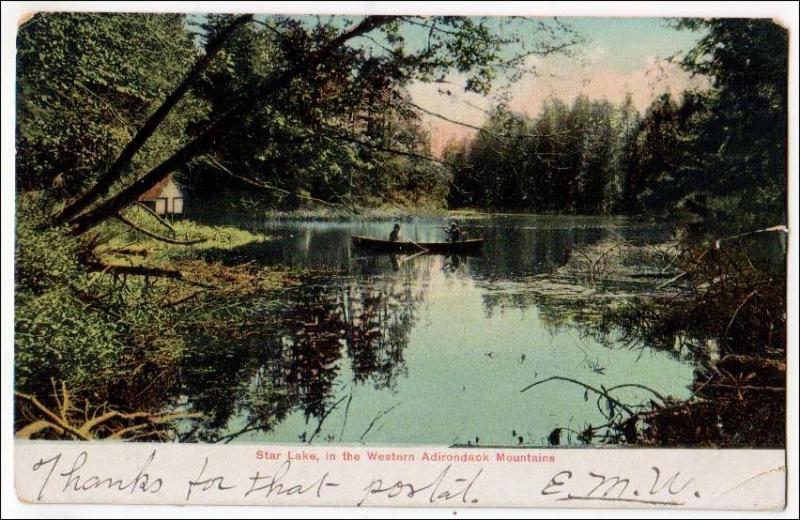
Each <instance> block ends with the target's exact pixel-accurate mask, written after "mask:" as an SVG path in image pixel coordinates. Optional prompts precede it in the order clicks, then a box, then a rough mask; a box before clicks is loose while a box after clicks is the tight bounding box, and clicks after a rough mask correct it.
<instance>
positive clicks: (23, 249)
mask: <svg viewBox="0 0 800 520" xmlns="http://www.w3.org/2000/svg"><path fill="white" fill-rule="evenodd" d="M676 25H677V27H676V28H677V29H681V30H692V31H698V33H699V34H700V35H701V36H700V39H699V42H698V44H697V45H696V47H695V48H694V49H692V50H691V51H689V52H688V53H686V54H685V56H684V57H683V58H682V62H681V63H682V66H683V67H684V68H685V69H686V70H687V71H689V72H691V73H692V74H697V75H702V76H704V77H706V78H707V79H708V81H709V88H707V89H704V90H698V91H691V92H683V93H676V94H663V95H661V96H659V97H658V98H657V99H655V100H654V101H653V103H652V105H651V106H650V107H649V108H648V109H647V110H646V111H645V112H644V113H643V114H642V113H639V112H638V111H637V110H636V109H635V107H634V105H633V103H632V101H631V99H630V96H629V97H628V98H627V99H626V100H625V101H624V102H623V103H621V104H613V103H610V102H608V101H606V100H592V99H588V98H587V97H584V96H581V97H578V98H577V99H575V100H574V101H572V102H571V103H565V102H562V101H559V100H557V99H553V100H549V101H548V102H546V103H545V105H544V108H543V109H542V110H541V112H540V113H538V114H535V115H524V114H518V113H513V112H511V111H509V110H508V108H507V107H506V106H505V105H503V104H499V105H497V106H496V107H495V108H494V109H493V110H492V111H491V114H490V117H489V119H488V121H487V122H486V123H485V125H484V126H483V127H482V128H481V129H480V130H479V131H478V132H477V134H476V135H475V137H474V138H473V139H471V140H468V141H465V142H457V143H451V144H450V145H449V146H448V147H447V148H446V150H445V152H444V157H435V156H434V155H433V154H432V150H431V144H430V137H431V136H430V135H428V134H427V132H426V131H425V130H424V127H425V125H424V124H423V117H424V114H423V113H421V111H420V110H419V109H418V107H416V106H415V105H414V103H413V102H412V100H411V99H410V96H409V86H410V85H411V84H412V83H414V82H427V83H434V84H438V83H443V82H445V81H446V78H447V77H448V75H449V74H451V73H457V74H459V75H460V76H461V77H463V78H464V83H463V85H462V86H463V89H464V90H466V91H468V92H472V93H477V94H480V95H486V96H489V95H490V94H491V93H493V92H494V90H493V89H495V87H496V84H497V83H498V82H502V81H506V82H508V81H514V80H515V79H518V78H519V77H520V75H522V74H525V73H528V72H531V71H530V70H529V69H528V68H527V65H526V63H527V61H526V58H528V57H530V56H550V55H554V54H567V55H568V54H569V52H570V49H572V48H574V47H575V46H577V45H579V44H580V43H581V42H582V37H581V36H580V35H579V34H576V33H575V32H574V31H573V30H572V29H571V28H570V27H569V26H568V25H567V24H564V23H562V22H561V21H558V20H531V19H518V18H509V19H508V20H506V21H503V22H498V21H496V20H494V21H493V20H491V19H490V20H486V19H474V18H464V17H448V16H442V17H430V18H423V17H407V16H376V17H364V18H362V17H354V18H352V19H346V18H341V17H334V18H327V19H323V18H321V17H265V16H257V17H253V16H248V15H242V16H234V15H210V16H203V17H190V16H185V15H179V14H95V13H79V14H68V13H39V14H36V15H34V16H33V17H31V18H30V19H29V20H27V21H25V22H24V23H23V24H21V26H20V29H19V34H18V42H17V43H18V53H17V113H16V153H17V155H16V188H17V199H16V204H17V228H16V242H15V284H16V288H15V370H16V371H15V385H16V389H17V391H18V393H17V398H18V399H17V424H16V428H17V430H18V431H21V432H22V434H20V435H21V436H23V437H31V436H33V437H36V436H37V435H45V434H43V432H50V433H51V434H52V435H51V438H53V437H55V438H83V439H88V438H95V437H108V436H116V438H130V437H127V435H129V434H133V433H134V432H135V435H136V438H149V439H165V438H169V435H171V434H174V432H171V433H167V432H166V429H167V428H166V426H164V425H166V424H168V420H169V419H170V418H171V416H170V415H169V414H168V415H166V416H165V415H163V414H160V412H159V411H160V410H163V409H165V408H166V405H167V404H168V403H165V402H164V400H165V399H166V397H164V396H161V395H159V389H160V388H162V387H164V386H167V385H168V384H170V382H172V383H174V382H175V381H176V380H178V379H179V376H180V370H179V368H178V361H179V360H181V359H184V358H186V357H190V356H192V355H196V354H197V353H198V351H199V349H201V348H202V349H207V351H208V352H210V353H211V354H209V355H216V354H217V352H219V353H220V354H219V355H220V356H223V355H224V348H223V347H224V346H225V345H230V344H236V345H238V347H237V348H242V349H246V348H247V346H248V345H249V343H248V342H250V341H255V339H253V338H251V337H250V336H251V335H250V334H249V331H252V330H256V329H257V328H259V327H260V328H261V329H263V328H264V327H265V326H267V327H268V326H269V323H267V321H268V320H269V319H270V318H269V316H271V315H270V313H269V312H268V311H264V312H262V313H261V314H259V313H254V312H252V309H251V306H252V301H251V300H248V298H252V297H253V296H254V293H258V297H259V298H263V299H265V300H267V302H266V303H264V302H263V301H261V300H259V302H258V303H259V305H262V304H263V306H262V307H263V308H260V309H262V310H263V309H268V310H269V309H272V307H270V305H271V304H272V303H274V302H272V303H271V302H270V301H269V300H270V296H269V295H270V294H271V293H269V291H275V290H282V289H283V288H284V287H287V286H290V285H291V284H293V283H297V276H298V275H297V273H287V272H284V271H280V270H277V269H276V270H269V269H266V268H263V266H262V267H259V266H253V265H250V264H249V262H248V263H244V264H242V265H238V264H237V265H222V264H220V263H215V262H212V261H210V260H208V258H209V257H210V254H209V256H204V255H206V254H207V253H208V252H209V251H212V252H215V253H219V251H220V250H222V249H225V248H231V247H233V246H235V245H237V244H239V245H241V243H243V242H247V241H256V240H267V239H268V237H264V236H254V235H253V234H251V233H249V232H247V231H244V230H242V229H238V228H233V227H223V226H217V225H216V224H215V223H213V222H212V223H211V224H209V223H208V221H207V220H203V223H202V224H200V223H198V222H195V221H193V220H191V219H187V220H183V221H178V222H168V221H166V220H164V219H162V218H160V217H159V216H158V215H153V214H152V211H151V212H149V213H148V212H147V210H146V208H143V207H142V205H141V204H138V201H139V198H140V197H141V196H142V195H143V194H144V193H146V192H147V191H148V190H149V189H151V188H153V187H154V186H156V185H157V184H158V183H159V182H161V181H163V180H164V179H165V178H167V177H168V176H170V175H174V176H175V177H176V178H177V179H178V181H179V182H180V184H181V185H183V186H185V187H186V188H187V189H188V190H189V191H190V192H191V193H192V195H193V197H195V200H198V201H199V202H197V203H195V207H196V208H199V209H204V210H208V211H209V213H213V212H214V211H218V210H220V209H224V210H226V211H227V210H230V208H231V207H236V208H238V209H240V210H242V211H249V212H250V215H251V216H256V217H258V216H264V215H265V212H267V211H269V210H270V209H281V210H293V209H297V208H304V207H306V208H307V207H311V208H321V207H325V208H327V207H335V208H337V209H340V210H342V211H345V212H347V213H348V214H358V213H359V212H361V211H363V210H364V208H369V207H376V206H386V205H391V206H394V207H404V208H406V209H407V210H408V211H409V212H412V213H413V212H414V211H416V210H417V209H418V208H421V207H425V208H435V209H436V210H438V211H441V212H444V211H445V210H447V209H459V208H469V209H476V210H483V211H512V212H528V213H537V212H541V213H554V214H559V213H570V214H612V213H625V214H636V215H645V216H649V217H651V216H657V215H658V216H661V215H667V214H670V215H678V216H686V215H689V216H691V218H692V219H694V220H701V221H702V222H703V223H704V224H706V225H707V226H706V227H705V231H704V233H707V234H704V235H702V236H693V237H691V240H692V241H688V240H687V242H686V243H682V244H680V245H681V253H680V254H679V255H676V257H675V258H674V259H673V260H672V261H671V262H670V266H669V267H670V268H673V267H674V266H678V267H680V268H681V269H684V275H682V278H681V279H679V281H680V282H683V283H686V284H688V283H689V282H691V283H692V284H693V285H692V286H691V288H690V289H691V290H690V289H687V292H686V294H683V295H681V298H683V299H682V300H681V301H680V303H681V305H673V304H672V302H655V303H653V302H650V303H653V305H652V306H650V304H649V303H642V304H640V305H639V306H638V307H637V308H636V309H634V310H636V311H637V312H640V313H642V314H644V313H648V314H647V315H646V317H645V318H646V319H645V318H643V320H644V321H646V322H647V323H648V324H650V326H653V327H655V326H660V325H663V324H664V323H667V322H668V323H670V324H673V325H674V324H677V325H676V326H678V325H680V326H684V325H685V324H687V323H689V324H690V325H691V326H692V327H693V330H692V332H693V333H697V334H698V335H703V334H706V335H708V331H713V334H716V335H717V336H718V338H716V340H718V341H719V343H720V344H723V345H724V347H725V348H728V349H729V350H730V351H731V352H733V353H735V354H736V355H740V354H741V355H745V354H746V355H753V356H761V355H764V356H767V357H769V359H770V361H775V362H776V363H781V362H782V359H783V357H784V356H785V345H784V344H785V332H784V330H785V320H786V313H785V306H786V303H785V302H786V300H785V294H784V291H783V288H785V273H784V267H785V266H784V261H785V260H784V259H785V256H784V255H785V242H784V243H781V242H776V241H773V242H772V245H771V246H770V247H769V248H766V247H762V246H761V245H759V242H756V241H753V242H747V243H740V242H726V244H727V243H735V244H737V248H736V249H730V250H728V249H726V248H722V249H720V247H719V244H720V240H727V239H728V238H731V237H732V236H733V238H737V237H738V235H737V233H751V232H757V231H759V230H761V229H762V228H767V227H771V226H780V225H782V224H785V220H786V154H787V150H786V147H787V142H786V140H787V137H786V135H787V50H788V46H787V42H788V40H787V33H786V31H785V30H784V29H783V28H781V27H780V26H778V25H776V24H774V23H772V22H771V21H768V20H758V19H753V20H736V19H709V20H684V21H681V22H676ZM520 34H526V35H534V36H533V37H524V38H523V37H520V36H519V35H520ZM412 36H413V37H412ZM223 205H224V207H223ZM784 229H785V228H784ZM748 236H750V235H748ZM758 236H764V234H762V235H758ZM782 238H783V237H782ZM715 240H716V242H714V241H715ZM776 243H777V244H778V246H775V244H776ZM714 244H715V245H714ZM710 250H713V252H712V253H710V254H709V253H708V252H709V251H710ZM759 254H761V256H759ZM723 274H724V276H723ZM709 301H713V302H715V306H713V307H714V308H713V309H710V308H709V307H710V306H709V305H708V302H709ZM187 302H190V303H189V304H188V305H187V304H186V303H187ZM745 304H746V305H745ZM698 309H699V310H702V313H701V312H700V311H699V310H698ZM265 316H266V317H265ZM731 316H733V317H735V318H736V320H733V319H732V318H731ZM765 316H766V318H765ZM619 319H626V320H629V323H634V319H635V316H633V315H626V317H623V318H619ZM307 321H309V322H313V321H314V320H313V319H309V320H307ZM734 321H735V322H736V323H734ZM636 323H637V324H636V325H631V328H634V329H635V328H636V327H637V326H638V323H639V322H636ZM653 324H655V325H653ZM337 330H338V329H337ZM670 330H671V331H672V329H670ZM641 332H642V335H647V334H655V333H657V332H659V331H658V330H656V331H653V330H647V331H641ZM664 336H665V337H666V336H667V334H664ZM664 343H665V344H667V343H669V342H668V341H666V340H665V341H664ZM337 345H338V343H337ZM742 345H748V349H747V350H746V351H740V350H741V346H742ZM737 348H738V349H740V350H736V349H737ZM225 363H227V361H226V360H222V361H220V364H222V365H225ZM226 366H228V365H226ZM228 368H230V366H228ZM238 368H241V370H242V371H244V370H245V369H246V368H247V367H237V370H238ZM212 376H213V374H212V375H209V374H203V377H212ZM230 377H231V378H235V377H238V372H237V373H234V374H230ZM176 384H177V383H176ZM100 403H103V404H100ZM775 403H777V404H778V405H781V404H782V403H780V402H778V401H775ZM173 404H174V403H173ZM226 404H227V405H230V406H232V404H231V403H226ZM268 404H269V403H268ZM58 407H61V410H58V409H57V408H58ZM90 407H96V408H97V409H96V410H92V411H93V412H95V415H97V416H99V417H106V413H111V412H114V413H116V412H117V411H120V410H124V411H126V412H130V414H127V415H126V414H117V415H111V416H110V417H111V418H110V419H109V423H107V424H106V425H105V426H103V427H99V426H100V425H99V423H98V422H96V421H93V420H89V419H88V418H87V417H88V415H90ZM265 408H269V407H268V406H266V405H265ZM142 410H145V411H146V412H147V413H144V412H142V414H139V415H137V414H136V411H142ZM269 410H272V409H271V408H269ZM54 411H55V412H56V413H54ZM42 414H44V415H42ZM775 416H776V417H778V418H782V417H783V415H782V412H781V409H780V406H779V409H777V410H775ZM43 417H44V418H43ZM52 421H55V422H52ZM142 421H145V422H144V423H143V422H142ZM142 430H146V431H145V433H142ZM53 432H55V433H53ZM140 434H141V435H142V436H141V437H139V435H140ZM147 435H150V437H147ZM753 439H755V437H753ZM753 439H750V440H745V441H742V442H750V441H753V442H755V441H754V440H753ZM681 442H683V441H681ZM687 442H689V441H687ZM697 442H703V440H702V439H700V440H698V441H697Z"/></svg>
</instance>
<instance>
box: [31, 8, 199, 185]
mask: <svg viewBox="0 0 800 520" xmlns="http://www.w3.org/2000/svg"><path fill="white" fill-rule="evenodd" d="M143 35H147V37H144V36H143ZM17 48H18V54H17V56H18V60H17V65H18V66H17V136H16V139H17V141H16V144H17V183H18V186H19V187H20V188H21V189H22V190H32V189H37V190H40V189H49V190H51V191H52V192H53V193H52V195H53V196H54V198H56V199H62V198H64V197H65V196H73V195H76V194H77V193H79V192H80V191H81V190H82V189H84V188H85V187H86V186H88V185H89V184H91V182H92V181H93V180H94V179H95V178H96V177H97V176H98V175H99V174H100V173H102V171H103V169H104V168H106V167H107V166H108V165H109V164H110V163H111V162H112V161H113V160H114V159H115V157H116V154H117V153H119V151H120V150H121V149H122V147H123V146H124V145H125V144H126V143H127V142H128V141H129V140H130V138H131V137H132V136H133V134H134V133H135V131H136V129H137V128H139V127H140V126H141V124H142V122H143V121H144V119H145V118H146V117H147V116H148V114H149V113H150V111H151V110H153V109H154V108H155V106H154V104H155V103H157V102H159V101H160V100H162V99H163V98H164V97H166V96H167V95H168V94H169V93H170V92H171V91H172V89H173V88H174V87H175V86H176V85H177V83H178V82H179V81H180V80H181V78H182V77H183V76H184V74H185V73H186V71H187V70H188V68H189V67H190V65H191V63H192V62H193V60H194V59H195V57H196V55H197V51H196V49H195V47H194V45H193V44H192V42H191V38H190V36H189V33H188V32H187V31H186V29H185V27H184V20H183V16H182V15H172V14H148V15H143V14H95V13H39V14H37V15H35V16H34V17H33V18H31V20H29V21H28V22H26V23H25V24H24V25H23V26H22V27H21V28H20V31H19V37H18V42H17ZM201 112H202V106H200V105H199V104H198V103H197V102H196V100H192V99H190V98H187V99H186V100H185V101H184V102H183V103H182V104H181V105H180V107H179V109H178V110H175V111H174V112H173V114H172V115H171V116H170V117H169V118H168V119H167V121H165V123H164V124H163V125H162V127H161V128H160V129H159V130H158V132H157V133H156V135H154V136H153V138H151V140H150V141H149V142H148V144H147V146H146V147H145V149H144V150H142V151H141V153H140V154H138V155H137V157H136V160H135V163H134V166H136V167H145V166H147V165H151V164H153V163H154V162H156V161H158V160H159V159H163V158H164V155H165V154H166V153H169V152H170V151H171V150H172V149H174V147H175V146H176V144H177V143H179V142H180V141H181V140H182V139H183V138H184V131H185V126H186V124H187V122H188V121H189V120H192V119H194V118H196V117H197V116H198V115H199V114H200V113H201Z"/></svg>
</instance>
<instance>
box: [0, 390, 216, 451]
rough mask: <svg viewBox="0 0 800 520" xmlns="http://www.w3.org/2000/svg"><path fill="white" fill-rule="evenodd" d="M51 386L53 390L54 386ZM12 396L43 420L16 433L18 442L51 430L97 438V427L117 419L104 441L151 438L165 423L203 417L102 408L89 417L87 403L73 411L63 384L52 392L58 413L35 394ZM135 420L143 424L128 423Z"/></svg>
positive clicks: (72, 400)
mask: <svg viewBox="0 0 800 520" xmlns="http://www.w3.org/2000/svg"><path fill="white" fill-rule="evenodd" d="M53 386H54V387H55V384H54V385H53ZM54 390H55V388H54ZM14 395H15V396H16V397H17V398H19V399H22V400H24V401H26V402H28V403H30V404H31V405H33V407H34V408H35V409H36V410H38V411H39V412H40V413H41V414H42V415H43V416H44V418H43V419H37V420H34V421H31V422H30V423H29V424H27V425H25V426H24V427H22V428H20V429H19V430H17V432H16V433H15V434H14V436H15V437H16V438H18V439H29V438H31V436H33V435H35V434H37V433H40V432H43V431H45V430H48V429H51V430H54V431H55V432H56V433H58V434H59V435H64V434H69V435H71V436H72V437H74V438H77V439H80V440H86V441H88V440H92V439H96V438H98V432H97V429H98V428H99V427H101V426H102V427H108V423H109V421H112V420H114V419H118V420H121V421H122V423H121V424H117V425H116V426H117V427H116V429H115V430H113V431H111V433H110V434H109V435H108V436H107V437H106V438H108V439H118V440H124V439H127V440H132V439H136V438H140V437H143V436H144V437H152V436H158V435H161V433H159V431H158V430H155V431H154V430H152V428H153V427H155V426H158V425H160V424H166V423H169V422H171V421H175V420H178V419H190V418H199V417H201V416H202V415H201V414H198V413H164V414H158V413H156V414H153V413H150V412H143V411H139V412H130V413H124V412H120V411H118V410H108V409H107V408H106V407H105V406H104V405H103V406H99V407H95V408H94V409H93V412H92V413H91V414H90V412H89V410H90V408H91V405H90V403H89V401H88V400H86V402H85V406H84V407H83V409H82V410H80V409H78V408H76V407H75V406H74V399H73V396H72V394H71V393H70V392H69V391H68V390H67V387H66V384H65V383H64V382H63V381H62V383H61V389H60V392H58V391H54V392H53V396H54V398H55V401H56V405H57V410H52V409H50V408H48V407H47V406H45V405H44V404H42V402H41V401H39V399H37V397H36V396H35V395H30V394H26V393H23V392H14ZM75 412H77V414H78V418H77V420H76V418H75ZM81 412H82V414H81ZM81 415H82V417H81ZM134 421H144V422H136V423H135V424H130V423H131V422H134ZM146 429H151V431H149V432H145V433H144V434H142V433H141V432H142V430H146Z"/></svg>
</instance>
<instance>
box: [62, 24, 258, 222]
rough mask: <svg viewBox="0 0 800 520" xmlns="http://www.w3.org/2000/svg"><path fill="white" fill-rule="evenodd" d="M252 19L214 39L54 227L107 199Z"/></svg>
mask: <svg viewBox="0 0 800 520" xmlns="http://www.w3.org/2000/svg"><path fill="white" fill-rule="evenodd" d="M252 19H253V15H250V14H247V15H242V16H239V17H237V18H236V19H235V20H233V22H231V24H230V25H229V26H228V27H226V28H225V30H223V31H221V32H220V33H219V34H218V35H217V36H216V37H215V38H214V39H213V40H211V41H210V42H209V44H208V46H207V48H206V52H205V54H203V56H201V57H200V58H199V59H198V60H197V62H195V64H194V67H192V70H190V71H189V74H187V75H186V77H185V78H184V79H183V81H182V82H181V84H180V85H178V87H177V88H176V89H175V90H174V91H173V92H172V93H171V94H170V95H169V96H167V98H166V99H165V100H164V102H163V103H161V106H159V107H158V110H156V111H155V112H154V113H153V115H152V116H150V117H149V118H148V119H147V121H146V122H145V124H144V126H142V128H140V129H139V131H138V132H136V135H134V136H133V139H131V141H130V142H129V143H128V144H127V145H126V146H125V148H124V149H123V150H122V152H121V153H120V154H119V157H117V160H116V161H114V163H113V164H112V165H111V166H110V167H109V168H108V170H106V172H105V173H104V174H103V175H102V176H101V177H100V178H99V179H98V180H97V183H96V184H95V185H94V186H92V187H91V188H90V189H89V191H87V192H86V193H84V194H83V195H81V196H80V197H79V198H78V199H77V200H75V201H74V202H72V203H71V204H68V205H67V206H66V207H65V208H64V209H63V210H61V212H60V213H59V214H58V215H56V216H55V217H54V219H53V224H55V225H59V224H63V223H65V222H67V221H68V220H70V219H72V218H73V217H75V216H76V215H78V214H79V213H80V212H81V211H83V210H84V209H86V208H88V207H89V206H90V205H91V204H93V203H94V202H95V201H96V200H98V199H100V198H101V197H103V196H105V195H106V194H107V193H108V190H109V189H111V186H113V184H114V183H115V182H117V181H118V180H119V179H120V177H121V176H122V174H123V173H125V169H126V168H127V167H128V166H129V165H130V162H131V160H132V159H133V156H134V155H136V152H138V151H139V150H140V149H141V148H142V146H144V143H145V142H147V140H148V139H149V138H150V136H152V135H153V133H154V132H155V131H156V129H157V128H158V125H160V124H161V122H162V121H164V119H165V118H166V117H167V115H169V113H170V112H171V111H172V109H173V108H174V107H175V105H177V104H178V102H179V101H180V100H181V98H183V96H184V94H186V91H187V90H188V89H189V87H190V86H191V85H192V83H194V81H195V80H196V79H197V78H198V77H200V75H201V74H202V73H203V72H204V71H205V70H206V69H207V68H208V66H209V65H210V64H211V61H212V60H213V58H214V57H215V56H216V55H217V53H219V51H220V50H221V49H222V47H223V45H224V44H225V42H226V41H227V40H228V38H229V37H230V36H231V35H232V34H233V32H234V31H235V30H236V29H237V28H238V27H239V26H241V25H242V24H244V23H247V22H249V21H251V20H252Z"/></svg>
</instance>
